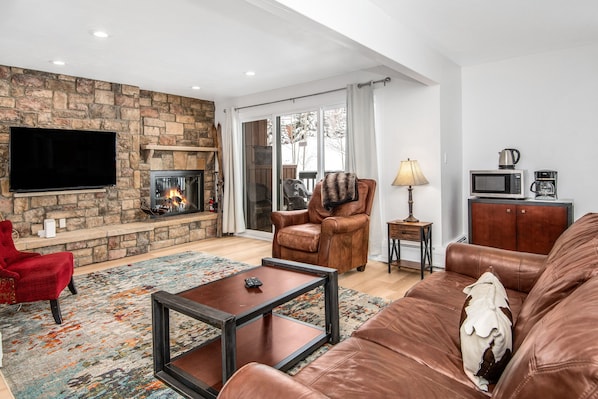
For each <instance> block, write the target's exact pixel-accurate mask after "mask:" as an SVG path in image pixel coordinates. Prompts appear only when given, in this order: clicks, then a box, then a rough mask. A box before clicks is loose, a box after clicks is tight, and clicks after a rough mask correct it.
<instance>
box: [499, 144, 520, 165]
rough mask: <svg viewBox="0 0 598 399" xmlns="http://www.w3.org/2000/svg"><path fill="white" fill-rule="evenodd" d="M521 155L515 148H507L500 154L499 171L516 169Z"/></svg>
mask: <svg viewBox="0 0 598 399" xmlns="http://www.w3.org/2000/svg"><path fill="white" fill-rule="evenodd" d="M519 158H521V154H520V153H519V151H518V150H516V149H514V148H505V149H504V150H502V151H501V152H499V153H498V168H499V169H515V164H516V163H517V162H519Z"/></svg>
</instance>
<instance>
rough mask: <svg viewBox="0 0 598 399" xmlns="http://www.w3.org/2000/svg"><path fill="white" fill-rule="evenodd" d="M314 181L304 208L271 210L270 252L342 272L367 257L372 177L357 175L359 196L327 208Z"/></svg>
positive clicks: (363, 262)
mask: <svg viewBox="0 0 598 399" xmlns="http://www.w3.org/2000/svg"><path fill="white" fill-rule="evenodd" d="M321 186H322V182H321V181H320V182H318V184H316V187H315V189H314V191H313V194H312V197H311V199H310V200H309V203H308V205H307V209H302V210H295V211H279V212H272V215H271V219H272V223H273V224H274V238H273V239H272V256H273V257H274V258H280V259H287V260H293V261H297V262H303V263H310V264H312V265H319V266H325V267H332V268H334V269H337V270H338V272H339V273H344V272H346V271H349V270H351V269H355V268H358V270H360V271H363V270H364V269H365V265H366V263H367V261H368V241H369V235H370V213H371V211H372V204H373V202H374V194H375V191H376V181H375V180H371V179H359V181H358V183H357V189H358V193H359V199H358V200H357V201H352V202H347V203H345V204H342V205H338V206H336V207H334V208H333V209H332V210H327V209H326V208H324V206H323V205H322V194H321V189H320V188H321Z"/></svg>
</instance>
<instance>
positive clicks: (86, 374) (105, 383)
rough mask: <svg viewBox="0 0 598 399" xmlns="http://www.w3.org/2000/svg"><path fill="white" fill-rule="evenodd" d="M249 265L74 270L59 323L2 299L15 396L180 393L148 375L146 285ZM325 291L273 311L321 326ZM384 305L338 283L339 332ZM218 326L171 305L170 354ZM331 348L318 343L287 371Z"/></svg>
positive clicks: (44, 307) (201, 278)
mask: <svg viewBox="0 0 598 399" xmlns="http://www.w3.org/2000/svg"><path fill="white" fill-rule="evenodd" d="M250 267H253V266H252V265H247V264H243V263H239V262H234V261H231V260H228V259H224V258H219V257H214V256H210V255H206V254H202V253H199V252H191V251H189V252H183V253H180V254H177V255H171V256H166V257H161V258H157V259H152V260H147V261H143V262H138V263H134V264H130V265H123V266H120V267H116V268H113V269H109V270H106V271H102V272H96V273H91V274H87V275H82V276H76V277H75V284H76V285H77V289H78V290H79V294H78V295H71V294H70V292H68V290H65V292H63V294H62V296H61V298H60V303H61V308H62V315H63V319H64V321H63V324H62V325H57V324H55V323H54V321H53V318H52V314H51V312H50V307H49V304H48V303H46V302H38V303H31V304H25V305H23V306H22V308H20V309H19V306H17V305H12V306H1V307H0V331H1V332H2V339H3V342H2V343H3V348H4V362H3V363H4V364H3V366H4V367H3V368H2V372H3V374H4V376H5V378H6V380H7V382H8V385H9V387H10V389H11V390H12V392H13V395H14V396H15V398H16V399H32V398H36V399H41V398H52V399H55V398H160V399H164V398H180V396H179V395H178V394H176V393H175V392H174V391H173V390H171V389H170V388H168V387H167V386H165V385H164V384H162V383H161V382H159V381H158V380H156V379H155V378H154V376H153V363H152V331H151V300H150V295H151V293H152V292H155V291H158V290H164V291H168V292H172V293H176V292H180V291H182V290H185V289H188V288H192V287H194V286H197V285H199V284H204V283H207V282H210V281H213V280H216V279H218V278H221V277H224V276H227V275H230V274H233V273H236V272H240V271H243V270H245V269H247V268H250ZM322 297H323V295H322V291H321V290H314V291H312V292H309V293H307V294H304V295H303V296H301V297H299V298H297V299H295V300H293V301H292V302H289V303H288V304H287V305H285V306H283V307H280V308H277V309H275V311H276V312H279V313H283V314H287V315H290V316H292V317H295V318H298V319H300V320H303V321H306V322H310V323H313V324H316V325H320V326H323V324H324V323H323V319H324V311H323V306H324V305H323V298H322ZM387 303H388V302H387V301H386V300H384V299H381V298H376V297H371V296H368V295H366V294H363V293H359V292H356V291H353V290H349V289H344V288H341V289H340V290H339V308H340V309H339V310H340V329H341V339H345V338H347V337H348V336H350V334H351V333H352V332H353V331H354V330H355V329H356V328H357V327H359V326H360V325H361V324H362V323H363V322H364V321H366V320H367V319H369V318H370V317H372V316H373V315H374V314H376V313H377V312H379V311H380V310H381V309H382V308H383V307H384V306H386V305H387ZM172 326H174V327H172ZM218 332H219V331H218V330H216V329H214V328H212V327H210V326H208V325H204V324H202V325H200V326H198V322H197V321H195V320H192V319H189V318H187V317H186V316H182V315H178V314H177V313H175V312H171V334H172V335H171V341H172V350H173V353H174V354H176V353H178V352H181V351H184V350H186V349H187V348H189V347H191V346H192V345H195V344H197V343H199V342H203V341H205V340H207V339H210V338H212V337H214V336H215V335H216V334H217V333H218ZM328 348H329V346H328V345H325V346H323V347H322V348H320V349H319V350H318V351H317V352H315V353H314V354H313V355H312V356H310V357H309V358H308V359H306V360H305V361H304V362H303V363H302V364H300V365H298V366H297V367H296V368H295V369H294V370H291V371H290V373H294V372H296V371H297V369H298V368H300V367H302V365H303V364H305V363H307V362H309V361H311V360H313V358H315V357H317V356H319V355H321V354H322V353H324V352H325V351H326V350H327V349H328Z"/></svg>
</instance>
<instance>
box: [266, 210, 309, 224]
mask: <svg viewBox="0 0 598 399" xmlns="http://www.w3.org/2000/svg"><path fill="white" fill-rule="evenodd" d="M270 219H271V220H272V223H273V224H274V227H276V228H277V229H282V228H283V227H286V226H293V225H296V224H303V223H309V213H308V211H307V209H300V210H296V211H276V212H272V214H271V215H270Z"/></svg>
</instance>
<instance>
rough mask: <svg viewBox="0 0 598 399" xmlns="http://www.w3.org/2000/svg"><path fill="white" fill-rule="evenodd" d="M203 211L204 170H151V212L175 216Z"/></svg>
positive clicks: (156, 214) (155, 214)
mask: <svg viewBox="0 0 598 399" xmlns="http://www.w3.org/2000/svg"><path fill="white" fill-rule="evenodd" d="M202 211H203V170H159V171H151V172H150V211H149V212H148V213H150V214H151V215H152V216H153V217H156V216H173V215H180V214H183V213H192V212H202Z"/></svg>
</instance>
